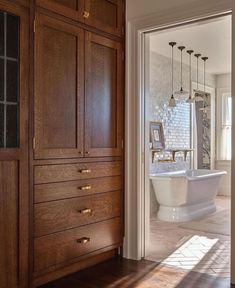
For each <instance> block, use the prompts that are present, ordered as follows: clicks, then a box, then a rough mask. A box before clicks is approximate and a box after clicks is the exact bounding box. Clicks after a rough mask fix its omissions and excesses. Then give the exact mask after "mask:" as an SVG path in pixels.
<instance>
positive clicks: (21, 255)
mask: <svg viewBox="0 0 235 288" xmlns="http://www.w3.org/2000/svg"><path fill="white" fill-rule="evenodd" d="M21 2H22V3H23V2H26V1H21ZM0 11H1V12H0V286H1V288H17V287H27V285H28V274H29V272H28V239H29V235H28V211H29V205H28V202H29V193H28V181H29V179H28V170H29V166H28V58H27V57H28V53H29V51H28V44H29V43H28V31H29V29H28V28H29V27H28V16H27V15H28V13H27V9H26V8H25V7H23V6H21V5H19V6H18V5H17V2H16V1H4V2H3V1H0Z"/></svg>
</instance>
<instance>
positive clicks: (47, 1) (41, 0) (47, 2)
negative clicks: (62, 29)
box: [36, 0, 87, 22]
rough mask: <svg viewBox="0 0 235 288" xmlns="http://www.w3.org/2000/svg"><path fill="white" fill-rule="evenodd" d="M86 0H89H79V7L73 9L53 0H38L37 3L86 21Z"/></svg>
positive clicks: (74, 18) (53, 10)
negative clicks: (84, 15) (84, 14)
mask: <svg viewBox="0 0 235 288" xmlns="http://www.w3.org/2000/svg"><path fill="white" fill-rule="evenodd" d="M84 1H87V0H77V9H76V10H75V9H72V8H69V7H66V6H64V5H61V4H59V3H56V2H54V1H53V0H36V5H38V6H40V7H42V8H46V9H48V10H50V11H52V12H55V13H58V14H60V15H64V16H65V17H68V18H71V19H73V20H76V21H79V22H84V17H83V11H84Z"/></svg>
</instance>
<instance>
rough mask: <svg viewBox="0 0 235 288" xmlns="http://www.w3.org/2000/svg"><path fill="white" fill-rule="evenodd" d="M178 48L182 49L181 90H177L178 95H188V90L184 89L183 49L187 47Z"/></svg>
mask: <svg viewBox="0 0 235 288" xmlns="http://www.w3.org/2000/svg"><path fill="white" fill-rule="evenodd" d="M178 49H179V50H180V53H181V55H180V57H181V64H180V86H181V87H180V90H179V91H176V92H175V94H176V95H187V94H188V92H187V91H185V90H184V89H183V50H184V49H185V47H184V46H179V47H178Z"/></svg>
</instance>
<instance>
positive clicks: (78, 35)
mask: <svg viewBox="0 0 235 288" xmlns="http://www.w3.org/2000/svg"><path fill="white" fill-rule="evenodd" d="M35 37H36V38H35V49H36V50H35V106H34V109H35V112H34V113H35V122H34V125H35V128H34V129H35V157H36V158H38V159H40V158H42V159H43V158H45V159H48V158H69V157H81V156H82V155H83V117H84V116H83V113H84V109H83V102H84V100H83V97H84V93H83V90H84V79H83V74H84V72H83V71H84V63H83V62H84V55H83V53H84V48H83V44H84V40H83V37H84V33H83V31H82V30H81V29H79V28H77V27H74V26H71V25H68V24H65V23H63V22H61V21H57V20H54V19H52V18H49V17H46V16H43V15H40V14H38V15H37V18H36V33H35Z"/></svg>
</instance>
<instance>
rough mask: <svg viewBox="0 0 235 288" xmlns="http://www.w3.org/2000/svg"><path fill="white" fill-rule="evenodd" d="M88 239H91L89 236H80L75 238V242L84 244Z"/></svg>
mask: <svg viewBox="0 0 235 288" xmlns="http://www.w3.org/2000/svg"><path fill="white" fill-rule="evenodd" d="M90 241H91V239H90V238H89V237H82V238H80V239H78V240H77V242H78V243H80V244H86V243H88V242H90Z"/></svg>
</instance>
